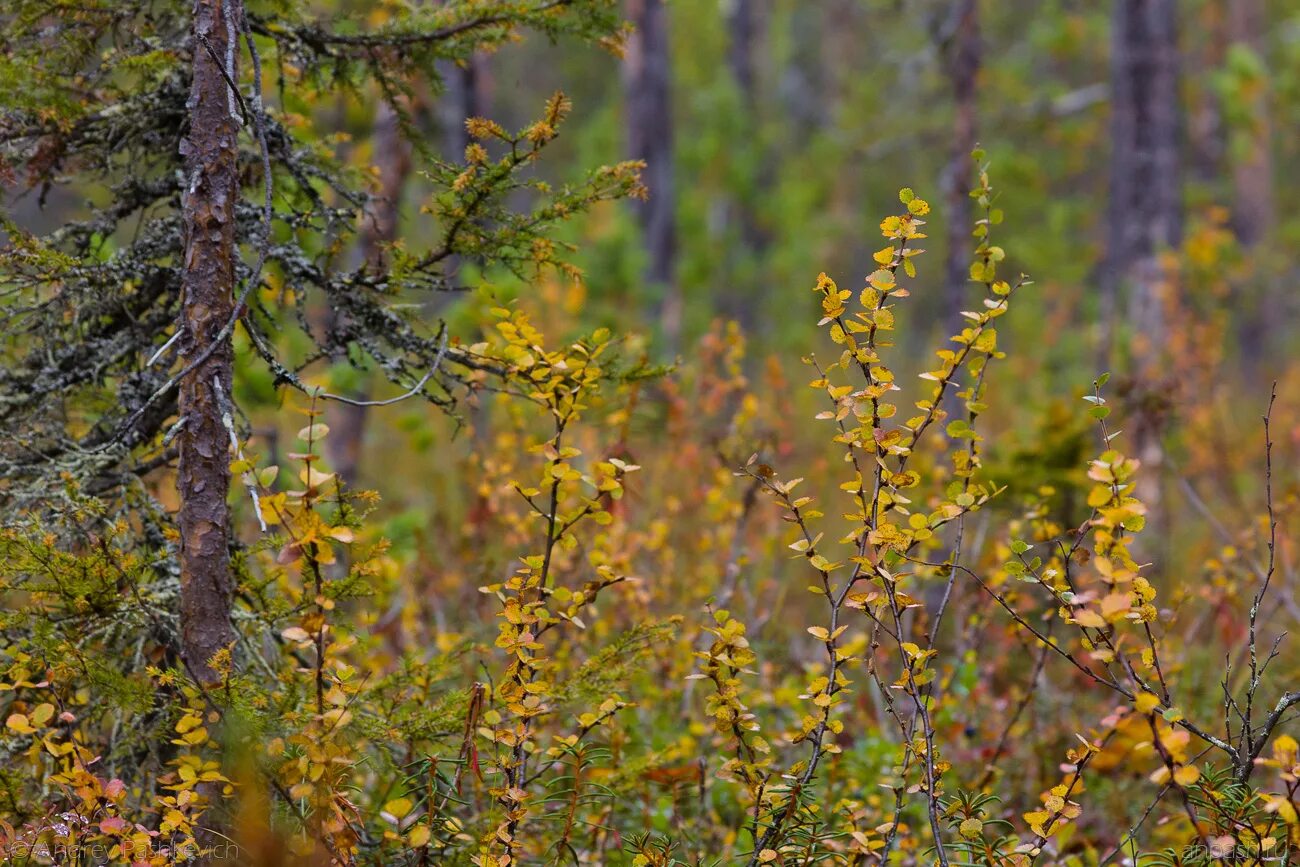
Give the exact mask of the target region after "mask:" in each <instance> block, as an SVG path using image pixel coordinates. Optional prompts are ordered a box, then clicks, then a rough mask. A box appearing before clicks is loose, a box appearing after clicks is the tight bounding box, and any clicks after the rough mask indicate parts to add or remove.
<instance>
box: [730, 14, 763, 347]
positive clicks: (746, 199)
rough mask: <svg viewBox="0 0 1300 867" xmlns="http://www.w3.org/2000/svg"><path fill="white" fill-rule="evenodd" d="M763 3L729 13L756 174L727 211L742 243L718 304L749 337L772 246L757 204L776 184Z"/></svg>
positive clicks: (759, 320) (744, 126)
mask: <svg viewBox="0 0 1300 867" xmlns="http://www.w3.org/2000/svg"><path fill="white" fill-rule="evenodd" d="M759 2H760V0H734V2H733V3H732V5H731V9H730V10H729V12H728V14H727V32H728V35H729V37H730V38H729V40H728V43H727V68H728V69H729V70H730V72H731V77H732V79H733V80H734V81H735V83H736V88H737V90H739V92H740V98H741V104H740V109H741V112H742V116H741V119H740V120H741V130H742V131H743V132H742V135H743V136H744V137H745V139H746V140H747V141H746V143H745V144H743V145H738V149H737V153H740V152H741V148H748V149H752V150H753V151H754V152H755V153H754V156H755V159H753V162H752V163H751V164H752V165H753V166H754V175H753V177H752V178H749V179H748V184H747V185H746V186H745V187H744V188H743V189H740V190H737V191H736V192H735V195H734V196H733V198H732V201H731V202H730V203H729V208H728V211H729V213H730V214H732V215H734V219H735V222H736V225H737V228H738V229H739V235H740V237H739V241H740V243H739V244H737V245H735V247H734V249H732V250H729V251H728V253H727V259H728V266H729V267H728V272H727V277H728V279H727V280H726V284H727V285H726V286H725V287H723V288H721V289H720V292H719V296H720V297H719V300H720V302H721V303H720V306H721V308H722V311H723V312H724V313H725V315H726V316H727V317H728V318H730V319H734V320H735V321H736V322H738V323H740V326H741V328H742V329H743V330H744V331H745V333H746V334H747V335H749V336H751V337H752V336H754V335H755V334H756V333H757V332H758V330H759V329H760V327H761V326H762V324H763V317H762V315H761V314H762V313H763V310H764V307H765V306H766V303H767V292H766V291H765V290H766V283H765V281H764V280H763V278H762V274H761V272H760V262H761V259H762V257H763V253H764V251H765V250H766V248H767V245H768V237H767V233H766V232H765V231H764V229H763V226H762V224H761V223H760V221H759V217H758V213H757V209H756V204H757V203H758V202H759V201H762V200H763V199H764V198H766V194H767V192H768V191H769V190H770V188H771V185H772V173H773V172H772V165H771V159H770V158H769V155H768V154H767V153H766V151H765V147H764V143H763V141H762V136H761V120H760V117H759V94H758V70H757V67H756V65H755V54H756V52H757V51H758V45H759V43H760V41H761V38H762V37H761V34H762V32H763V12H762V10H761V9H759Z"/></svg>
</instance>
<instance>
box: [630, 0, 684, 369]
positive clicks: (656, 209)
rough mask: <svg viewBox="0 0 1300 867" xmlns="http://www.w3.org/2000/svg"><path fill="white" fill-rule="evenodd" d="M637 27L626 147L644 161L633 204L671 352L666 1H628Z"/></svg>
mask: <svg viewBox="0 0 1300 867" xmlns="http://www.w3.org/2000/svg"><path fill="white" fill-rule="evenodd" d="M628 17H629V18H630V19H631V20H632V23H633V24H634V25H635V28H636V29H635V31H634V32H633V33H632V36H631V38H629V39H628V44H627V52H626V55H625V63H624V87H625V91H626V116H625V124H626V127H627V149H628V153H629V155H630V156H631V157H632V158H633V159H639V160H644V161H645V164H646V168H645V172H644V179H645V184H646V187H647V188H648V189H649V191H650V195H649V196H648V198H646V199H645V200H644V201H638V202H635V203H634V207H635V208H636V214H637V219H638V222H639V223H640V225H641V235H642V243H643V245H644V247H645V252H646V260H647V261H646V269H645V279H646V282H647V283H648V284H649V287H650V288H651V290H652V291H653V292H654V293H655V296H656V297H657V299H658V310H657V313H658V317H659V321H660V324H661V327H662V328H663V333H664V338H665V341H666V342H667V345H668V349H669V351H670V352H674V351H676V349H677V346H678V341H679V339H680V337H681V329H682V298H681V293H680V290H679V288H678V286H677V283H676V280H675V270H676V269H675V264H676V259H677V225H676V218H675V214H674V211H675V204H674V202H675V196H674V195H673V124H672V98H671V91H670V84H671V79H670V73H671V68H670V59H669V52H668V49H669V45H668V11H667V9H665V8H664V2H663V0H628Z"/></svg>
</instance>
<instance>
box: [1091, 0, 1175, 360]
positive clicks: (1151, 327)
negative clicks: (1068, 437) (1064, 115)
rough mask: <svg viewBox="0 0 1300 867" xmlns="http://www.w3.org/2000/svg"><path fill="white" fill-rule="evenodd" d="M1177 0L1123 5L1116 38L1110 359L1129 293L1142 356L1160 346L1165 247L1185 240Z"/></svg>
mask: <svg viewBox="0 0 1300 867" xmlns="http://www.w3.org/2000/svg"><path fill="white" fill-rule="evenodd" d="M1176 19H1177V0H1116V2H1115V8H1114V21H1113V30H1112V34H1111V147H1112V152H1111V180H1110V203H1109V213H1108V236H1107V250H1106V264H1105V268H1104V269H1103V275H1102V301H1103V310H1102V315H1103V321H1102V322H1101V326H1102V328H1103V329H1104V331H1103V340H1102V341H1101V343H1102V348H1103V357H1104V358H1106V359H1109V356H1110V354H1111V351H1112V349H1113V347H1112V345H1111V344H1112V343H1113V340H1114V336H1113V332H1114V329H1115V326H1116V322H1115V319H1116V316H1117V314H1118V311H1119V297H1120V292H1121V290H1122V289H1127V290H1128V291H1129V292H1130V293H1131V294H1130V305H1129V319H1130V325H1131V326H1132V330H1133V332H1134V333H1135V334H1136V335H1138V343H1139V344H1141V345H1140V346H1138V347H1136V349H1137V351H1138V352H1139V353H1141V352H1143V351H1145V350H1146V349H1149V348H1151V347H1158V346H1160V344H1161V341H1162V339H1163V333H1164V316H1163V312H1162V310H1161V303H1160V293H1161V291H1162V290H1161V287H1162V286H1163V285H1164V284H1165V283H1166V282H1167V281H1166V280H1165V275H1164V274H1163V268H1162V267H1161V265H1160V262H1159V255H1160V253H1161V251H1162V250H1164V249H1169V248H1177V247H1178V245H1179V243H1180V242H1181V241H1182V231H1183V201H1182V181H1181V173H1180V165H1179V162H1180V161H1179V153H1178V151H1179V134H1180V126H1181V123H1180V112H1179V102H1178V39H1177V20H1176Z"/></svg>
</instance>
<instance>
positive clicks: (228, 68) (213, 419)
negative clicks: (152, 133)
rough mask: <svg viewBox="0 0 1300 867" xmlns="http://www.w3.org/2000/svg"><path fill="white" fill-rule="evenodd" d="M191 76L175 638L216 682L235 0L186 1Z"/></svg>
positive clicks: (229, 356) (222, 594) (230, 307)
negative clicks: (213, 662)
mask: <svg viewBox="0 0 1300 867" xmlns="http://www.w3.org/2000/svg"><path fill="white" fill-rule="evenodd" d="M193 16H194V17H193V25H192V37H193V52H194V67H193V75H194V78H193V83H192V85H191V88H190V97H189V102H188V106H187V107H188V110H189V133H188V134H187V136H186V138H185V140H184V142H183V143H182V144H181V152H182V154H183V156H184V157H185V171H186V182H185V193H184V200H183V217H184V227H185V259H184V263H183V268H182V277H181V293H182V307H181V316H182V321H181V331H182V334H181V355H182V360H183V363H184V364H185V365H186V366H187V367H188V366H189V365H191V364H194V363H195V362H198V361H199V359H200V358H203V357H204V356H205V355H206V358H204V360H202V361H201V362H200V363H198V366H197V367H196V368H195V369H194V370H193V371H191V372H190V373H189V374H188V375H186V376H185V377H184V378H183V379H182V380H181V383H180V393H179V410H180V417H181V419H182V420H183V422H184V426H183V427H182V428H181V430H180V433H179V435H178V437H177V448H178V450H179V460H180V471H179V475H178V479H177V485H178V488H179V494H180V515H179V524H180V537H181V541H180V559H181V640H182V644H183V647H182V652H183V653H184V655H185V661H186V664H187V666H188V667H189V669H190V671H191V672H192V673H193V675H194V676H195V677H196V678H198V679H199V680H200V681H202V682H205V683H207V684H213V683H216V682H217V681H218V680H219V674H218V673H217V672H216V671H214V670H213V668H212V665H211V660H212V657H213V656H214V655H215V654H216V653H217V652H219V651H221V650H223V649H225V648H227V647H229V646H230V645H231V643H232V642H233V641H234V631H233V629H232V627H231V623H230V598H231V593H232V589H233V588H232V585H233V579H232V576H231V572H230V547H229V542H230V508H229V505H228V503H227V494H228V492H229V490H230V456H229V451H228V450H229V445H230V436H229V434H228V433H227V430H226V424H225V423H224V422H223V420H222V414H223V410H224V408H225V407H227V406H228V405H229V404H228V403H227V402H228V401H229V399H230V384H231V371H232V365H233V355H234V353H233V349H232V347H231V342H230V337H229V334H226V336H224V337H221V336H220V333H221V332H222V330H223V329H224V327H225V325H226V324H227V322H229V321H230V319H231V317H232V316H233V315H234V308H235V294H234V287H235V257H236V255H237V248H236V238H235V205H236V203H237V202H238V199H239V172H238V165H237V163H238V150H239V145H238V137H239V128H240V121H239V104H238V97H237V94H236V93H235V92H234V90H233V89H232V88H231V86H230V85H229V84H227V80H229V81H231V82H234V81H238V80H239V70H238V56H239V23H240V20H239V16H240V7H239V0H195V2H194V12H193Z"/></svg>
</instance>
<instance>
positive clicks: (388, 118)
mask: <svg viewBox="0 0 1300 867" xmlns="http://www.w3.org/2000/svg"><path fill="white" fill-rule="evenodd" d="M371 141H372V149H373V153H372V155H371V159H372V161H373V163H374V165H375V167H376V168H377V169H378V170H379V190H378V192H377V194H376V196H375V199H374V202H373V203H372V204H371V207H370V208H369V209H367V213H366V216H365V218H364V222H363V224H362V227H361V249H362V254H363V255H364V256H365V258H366V264H367V265H369V266H370V267H371V268H373V269H375V270H376V271H382V270H383V269H384V268H385V267H386V262H385V255H386V250H387V245H389V244H391V243H392V242H393V241H395V240H397V226H398V218H399V217H400V215H401V206H402V190H403V188H404V187H405V186H406V180H407V177H408V176H409V175H410V173H411V154H410V148H409V147H408V146H407V143H406V141H405V140H404V139H403V138H402V131H401V123H400V120H399V118H398V115H397V111H396V110H395V109H394V108H393V107H392V106H391V105H389V103H388V101H387V100H383V99H381V100H379V104H378V105H377V106H376V107H375V119H374V127H373V130H372V132H371ZM462 150H463V149H462ZM358 396H359V397H364V396H365V393H364V391H363V392H361V393H359V394H358ZM366 415H367V408H366V407H365V406H356V405H353V404H347V403H340V404H338V405H337V406H335V407H333V408H332V411H331V413H330V421H331V422H332V424H331V426H330V427H331V429H330V435H329V438H328V439H326V440H325V442H324V446H325V450H326V452H327V453H328V455H329V459H330V467H331V468H332V469H333V470H334V472H336V473H338V475H339V478H340V479H342V480H343V481H344V482H346V483H347V484H348V485H349V486H353V485H356V484H357V480H358V478H359V476H360V474H361V454H362V446H363V444H364V440H365V431H366Z"/></svg>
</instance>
